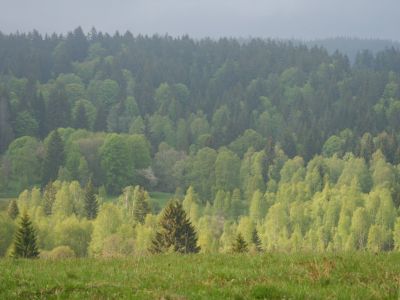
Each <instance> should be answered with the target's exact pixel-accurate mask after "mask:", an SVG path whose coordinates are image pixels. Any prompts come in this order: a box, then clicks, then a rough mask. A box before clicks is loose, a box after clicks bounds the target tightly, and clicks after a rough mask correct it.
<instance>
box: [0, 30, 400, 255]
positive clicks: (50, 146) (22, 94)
mask: <svg viewBox="0 0 400 300" xmlns="http://www.w3.org/2000/svg"><path fill="white" fill-rule="evenodd" d="M399 129H400V51H399V50H397V49H395V48H387V49H385V50H383V51H380V52H378V53H373V52H371V51H368V50H365V51H360V52H358V54H357V55H356V57H355V59H354V62H350V60H349V58H348V57H347V56H346V55H344V54H342V53H340V52H338V51H336V52H334V53H332V54H330V53H329V52H328V51H327V50H326V49H324V48H322V47H316V46H314V47H308V46H306V45H303V44H298V43H292V42H288V41H275V40H266V41H265V40H261V39H251V40H248V41H246V42H243V41H238V40H235V39H219V40H212V39H201V40H194V39H191V38H189V37H187V36H183V37H179V38H173V37H170V36H151V37H149V36H133V35H132V34H130V33H129V32H126V33H125V34H120V33H115V34H114V35H109V34H106V33H101V32H97V31H96V30H95V29H93V30H92V31H90V32H89V33H87V34H85V33H84V32H83V31H82V29H81V28H77V29H75V30H74V31H73V32H70V33H68V34H67V35H56V34H53V35H50V36H48V35H46V36H42V35H40V34H39V33H38V32H32V33H29V34H21V33H17V34H10V35H5V34H0V155H1V162H0V195H2V196H3V197H13V196H17V195H18V194H19V196H18V200H17V201H11V202H10V206H9V209H8V214H6V213H3V214H0V255H6V254H7V253H9V252H10V251H11V250H10V249H11V245H12V240H13V235H14V232H15V230H16V226H17V224H16V221H15V220H17V219H16V217H17V216H18V214H22V212H23V211H25V212H28V213H29V215H30V217H31V220H32V224H33V227H34V228H35V230H36V232H37V236H38V237H37V239H38V247H39V248H40V250H41V252H42V253H43V255H52V254H54V253H55V252H57V251H58V252H60V251H61V252H63V253H64V252H66V253H70V254H71V253H73V255H76V256H88V255H90V256H119V255H132V254H141V253H147V252H148V251H150V250H149V249H150V248H151V244H152V241H153V239H154V237H155V235H156V233H157V230H158V227H159V225H158V222H159V219H160V217H161V216H162V214H163V212H164V215H165V210H164V211H163V212H161V213H160V210H161V209H162V208H163V207H161V206H160V204H158V203H157V202H154V201H151V199H150V196H149V193H148V192H147V191H149V192H152V191H158V192H166V193H170V194H171V196H173V197H174V198H175V199H176V200H177V202H176V203H180V204H181V205H182V207H183V209H184V211H185V212H186V214H187V215H188V217H190V220H191V223H192V224H193V226H194V228H195V229H196V232H197V237H198V246H199V247H198V248H196V249H198V250H200V251H202V252H229V251H233V249H238V251H242V250H246V251H247V250H248V251H262V250H268V251H274V250H279V251H345V250H349V251H350V250H364V249H368V250H370V251H375V252H378V251H392V250H397V251H398V250H400V181H399V179H400V134H399ZM110 199H111V200H110ZM180 204H179V205H180ZM235 247H236V248H235Z"/></svg>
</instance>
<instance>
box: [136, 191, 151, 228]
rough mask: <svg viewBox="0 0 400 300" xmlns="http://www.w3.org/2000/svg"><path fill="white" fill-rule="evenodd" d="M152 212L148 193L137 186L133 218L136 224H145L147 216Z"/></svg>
mask: <svg viewBox="0 0 400 300" xmlns="http://www.w3.org/2000/svg"><path fill="white" fill-rule="evenodd" d="M149 212H150V208H149V201H148V195H147V192H146V191H145V190H144V189H143V188H142V187H140V186H136V187H135V190H134V192H133V218H134V220H135V221H136V222H139V223H141V224H143V223H144V221H145V218H146V215H147V214H148V213H149Z"/></svg>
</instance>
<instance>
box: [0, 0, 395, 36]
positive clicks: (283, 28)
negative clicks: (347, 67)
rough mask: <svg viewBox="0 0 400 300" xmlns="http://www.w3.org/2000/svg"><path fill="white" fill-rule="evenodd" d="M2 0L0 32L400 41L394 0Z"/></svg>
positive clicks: (0, 1) (0, 2)
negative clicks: (80, 30) (79, 30)
mask: <svg viewBox="0 0 400 300" xmlns="http://www.w3.org/2000/svg"><path fill="white" fill-rule="evenodd" d="M249 2H250V1H247V2H246V1H244V0H233V1H226V0H221V1H218V2H217V3H215V2H213V1H209V0H205V1H202V2H201V3H198V2H196V1H194V0H187V1H183V0H164V1H161V0H150V1H144V0H133V1H128V0H117V1H114V2H113V4H114V5H110V4H109V1H104V0H98V1H94V0H87V1H85V2H84V3H82V2H80V1H77V0H71V1H68V2H67V1H57V2H56V1H51V0H38V1H35V2H30V1H29V2H28V1H27V0H14V1H4V0H0V4H2V10H1V12H0V31H2V32H4V33H12V32H16V31H20V32H29V31H32V30H34V29H35V30H38V31H39V32H41V33H53V32H56V33H66V32H68V31H71V30H73V29H74V28H76V27H78V26H81V27H82V28H83V29H84V31H85V32H87V31H89V30H90V29H91V28H92V27H95V28H96V29H97V30H99V31H103V32H108V33H114V32H115V31H119V32H121V33H123V32H125V31H128V30H129V31H130V32H132V33H133V34H134V35H137V34H146V35H152V34H160V35H164V34H169V35H172V36H181V35H185V34H187V35H189V36H191V37H194V38H202V37H211V38H218V37H222V36H227V37H242V38H247V37H261V38H279V39H299V40H315V39H324V38H334V37H349V38H361V39H382V40H392V41H399V40H400V32H398V30H397V28H399V27H400V18H398V16H397V12H398V11H400V3H399V2H398V1H395V0H382V1H379V2H376V1H365V0H364V1H361V0H352V1H344V0H339V1H335V2H327V1H317V0H297V1H295V0H283V1H280V2H279V3H274V1H271V0H266V1H262V0H253V1H251V3H250V4H249Z"/></svg>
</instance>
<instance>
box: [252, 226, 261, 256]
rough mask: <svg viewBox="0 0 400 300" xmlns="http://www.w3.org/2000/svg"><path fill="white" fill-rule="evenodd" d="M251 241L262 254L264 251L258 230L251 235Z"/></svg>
mask: <svg viewBox="0 0 400 300" xmlns="http://www.w3.org/2000/svg"><path fill="white" fill-rule="evenodd" d="M251 241H252V243H253V244H254V246H255V248H256V251H257V252H261V251H262V246H261V240H260V237H259V236H258V231H257V229H256V228H254V230H253V232H252V234H251Z"/></svg>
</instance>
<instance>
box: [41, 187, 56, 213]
mask: <svg viewBox="0 0 400 300" xmlns="http://www.w3.org/2000/svg"><path fill="white" fill-rule="evenodd" d="M43 194H44V195H43V197H44V213H45V214H46V215H48V216H49V215H51V214H52V211H53V204H54V202H55V201H56V194H57V190H56V188H55V186H54V185H53V182H51V181H50V182H49V183H47V185H46V187H45V188H44V193H43Z"/></svg>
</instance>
